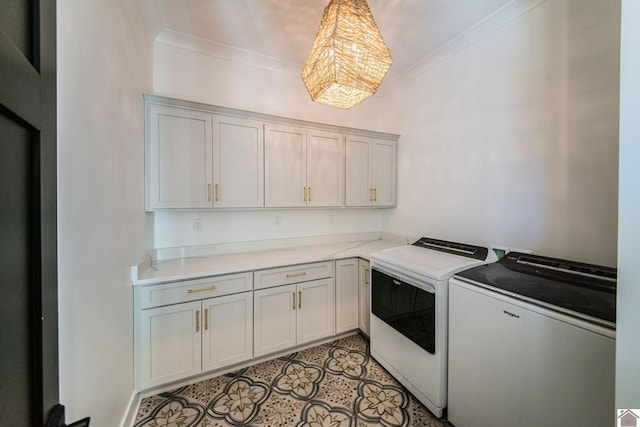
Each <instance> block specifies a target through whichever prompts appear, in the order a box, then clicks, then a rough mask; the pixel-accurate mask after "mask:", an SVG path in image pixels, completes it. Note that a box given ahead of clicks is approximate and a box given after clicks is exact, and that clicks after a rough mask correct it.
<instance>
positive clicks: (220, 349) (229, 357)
mask: <svg viewBox="0 0 640 427" xmlns="http://www.w3.org/2000/svg"><path fill="white" fill-rule="evenodd" d="M252 338H253V293H252V292H242V293H238V294H233V295H226V296H221V297H215V298H209V299H204V300H198V301H191V302H184V303H179V304H172V305H167V306H163V307H155V308H149V309H146V310H141V312H140V329H139V349H140V350H139V354H140V356H139V362H138V366H139V371H140V372H139V381H140V389H142V390H144V389H148V388H151V387H155V386H159V385H163V384H167V383H170V382H172V381H177V380H180V379H183V378H187V377H190V376H193V375H197V374H199V373H202V372H207V371H211V370H215V369H218V368H221V367H224V366H230V365H233V364H235V363H238V362H242V361H245V360H249V359H251V358H252V357H253V348H252V346H253V340H252Z"/></svg>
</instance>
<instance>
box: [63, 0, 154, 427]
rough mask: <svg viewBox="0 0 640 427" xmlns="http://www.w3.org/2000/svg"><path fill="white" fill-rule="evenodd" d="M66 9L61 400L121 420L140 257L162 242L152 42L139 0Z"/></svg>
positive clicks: (66, 0)
mask: <svg viewBox="0 0 640 427" xmlns="http://www.w3.org/2000/svg"><path fill="white" fill-rule="evenodd" d="M57 9H58V23H57V26H58V265H59V279H58V280H59V297H58V298H59V331H60V333H59V345H60V350H59V351H60V401H61V403H62V404H63V405H65V407H66V419H67V421H68V422H71V421H73V420H77V419H79V418H82V417H85V416H90V417H91V425H92V426H96V427H103V426H104V427H112V426H117V425H119V424H120V423H121V418H122V417H123V414H124V413H125V412H126V411H127V408H128V406H129V401H130V399H131V398H132V396H133V388H134V384H133V301H132V295H133V292H132V290H131V280H130V273H129V272H130V266H131V265H134V264H137V263H138V262H140V260H141V259H142V257H143V255H144V254H146V253H148V252H149V251H150V250H151V247H152V241H153V240H152V239H153V233H152V230H153V227H152V226H153V224H152V216H151V215H147V214H145V213H144V181H143V178H144V173H143V165H144V148H143V144H142V141H143V140H144V133H143V130H144V116H143V111H144V110H143V104H142V92H144V91H145V90H150V89H151V72H152V68H151V66H152V61H151V52H152V46H151V41H150V40H147V39H146V37H145V35H144V32H143V29H144V28H143V26H144V23H143V21H142V18H141V16H140V13H139V10H138V7H137V4H136V3H135V2H131V1H124V0H115V1H106V2H105V1H84V0H78V1H76V0H59V1H58V3H57Z"/></svg>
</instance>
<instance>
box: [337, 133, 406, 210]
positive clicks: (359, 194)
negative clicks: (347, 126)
mask: <svg viewBox="0 0 640 427" xmlns="http://www.w3.org/2000/svg"><path fill="white" fill-rule="evenodd" d="M396 147H397V146H396V142H395V141H391V140H385V139H377V138H368V137H361V136H353V135H350V136H348V137H347V148H346V206H395V204H396V155H397V154H396Z"/></svg>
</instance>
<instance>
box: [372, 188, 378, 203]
mask: <svg viewBox="0 0 640 427" xmlns="http://www.w3.org/2000/svg"><path fill="white" fill-rule="evenodd" d="M373 201H374V202H377V201H378V189H377V188H374V189H373Z"/></svg>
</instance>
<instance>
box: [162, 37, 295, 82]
mask: <svg viewBox="0 0 640 427" xmlns="http://www.w3.org/2000/svg"><path fill="white" fill-rule="evenodd" d="M155 43H156V44H159V45H165V46H171V47H176V48H179V49H185V50H190V51H192V52H197V53H200V54H204V55H208V56H212V57H215V58H219V59H222V60H225V61H230V62H236V63H239V64H244V65H249V66H252V67H258V68H264V69H267V70H271V71H275V72H278V73H283V74H287V75H291V76H297V77H299V76H300V73H301V72H302V65H300V64H294V63H292V62H288V61H283V60H281V59H278V58H273V57H271V56H266V55H261V54H259V53H256V52H252V51H249V50H245V49H240V48H237V47H233V46H228V45H225V44H222V43H216V42H212V41H210V40H206V39H202V38H199V37H194V36H192V35H189V34H184V33H180V32H177V31H172V30H167V29H163V30H162V31H160V33H159V34H158V36H157V37H156V39H155Z"/></svg>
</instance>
